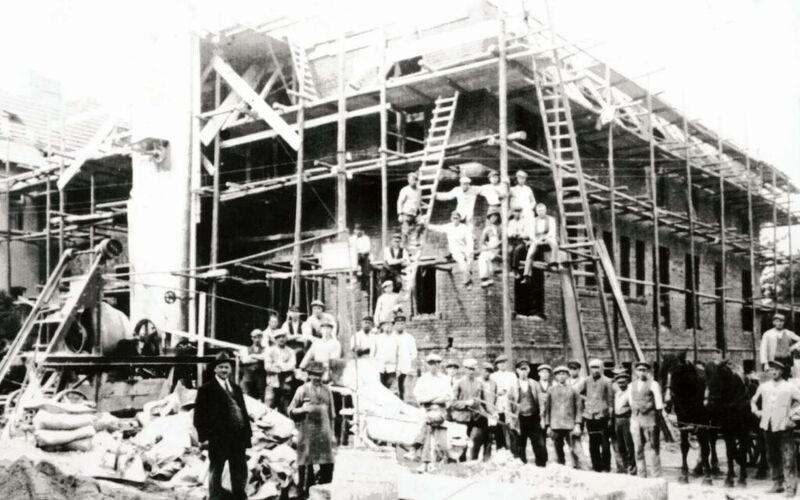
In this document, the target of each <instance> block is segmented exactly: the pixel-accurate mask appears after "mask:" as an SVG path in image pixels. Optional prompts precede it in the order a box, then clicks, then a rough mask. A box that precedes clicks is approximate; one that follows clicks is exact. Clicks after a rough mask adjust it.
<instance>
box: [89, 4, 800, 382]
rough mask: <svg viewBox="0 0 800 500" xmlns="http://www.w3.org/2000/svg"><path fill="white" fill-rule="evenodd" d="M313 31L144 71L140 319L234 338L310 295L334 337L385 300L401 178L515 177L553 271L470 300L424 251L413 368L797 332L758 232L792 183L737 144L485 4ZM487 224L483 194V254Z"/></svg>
mask: <svg viewBox="0 0 800 500" xmlns="http://www.w3.org/2000/svg"><path fill="white" fill-rule="evenodd" d="M535 14H538V13H535ZM322 26H324V23H323V21H322V20H304V21H303V22H302V23H299V22H295V21H292V20H290V19H285V18H281V19H276V20H272V21H270V22H267V23H264V24H259V25H253V26H246V27H245V26H235V27H232V28H229V29H227V30H224V31H222V32H221V33H214V34H208V35H207V36H205V35H203V34H201V35H197V34H196V33H195V34H189V33H188V31H187V34H185V35H183V34H175V33H170V34H169V35H165V36H169V37H172V38H173V39H178V41H179V42H180V43H177V44H174V45H175V46H176V47H177V48H175V49H169V50H162V49H161V46H159V45H158V44H157V43H156V42H154V43H153V47H152V48H151V50H150V55H151V56H152V59H151V60H149V64H151V65H152V66H155V68H156V69H159V68H160V69H163V70H164V71H162V72H159V71H155V70H153V71H151V73H153V74H156V75H159V76H158V79H157V81H156V80H155V79H154V80H153V81H152V82H150V84H149V85H145V86H143V87H142V93H141V94H142V95H141V96H138V97H135V99H138V103H137V104H138V105H137V106H136V111H135V113H136V114H137V116H134V117H133V120H132V122H131V144H134V145H135V147H134V148H133V149H132V151H131V152H130V164H131V169H132V184H133V188H132V190H131V200H130V202H129V204H128V206H127V220H128V222H127V226H128V230H129V232H128V236H127V244H128V245H129V246H130V268H129V271H130V274H125V275H120V278H121V281H122V282H125V281H128V285H129V286H130V290H131V293H132V295H131V306H130V311H129V312H130V314H131V316H132V319H140V318H142V317H149V318H151V319H153V321H154V322H156V324H158V325H159V326H160V327H162V328H165V329H170V328H173V329H179V330H186V331H189V332H190V333H194V332H199V333H201V334H203V331H202V330H204V328H203V327H204V325H207V326H208V328H207V333H206V334H207V335H210V336H213V337H216V338H218V339H221V340H227V341H231V342H239V343H246V339H247V335H248V332H249V331H250V330H251V329H252V328H255V327H263V326H264V325H265V323H266V319H267V314H268V313H269V310H275V311H278V312H279V313H280V314H281V317H282V319H283V316H284V315H285V312H286V310H287V308H288V307H289V305H291V304H297V305H299V307H300V308H301V310H303V311H307V310H308V307H309V303H310V301H311V300H312V299H313V298H317V297H320V298H324V299H325V301H326V303H327V304H328V306H329V308H330V309H331V310H332V311H333V312H335V313H337V315H338V318H339V321H340V322H341V326H340V331H342V332H348V331H350V329H351V328H350V327H351V326H352V325H353V323H354V321H355V320H356V319H357V318H359V317H360V315H361V314H363V313H365V312H368V311H371V309H372V307H373V305H374V302H375V300H376V298H377V297H376V294H377V292H378V290H379V288H378V283H379V281H378V280H379V278H378V276H379V273H380V263H381V260H382V255H383V252H382V249H383V247H384V246H386V245H387V242H388V239H389V237H390V236H391V234H392V233H393V232H395V231H396V230H397V228H398V224H397V213H396V212H395V200H396V199H397V195H398V193H399V190H400V188H401V187H402V186H403V185H404V184H405V178H406V175H407V174H408V173H409V172H411V171H418V172H420V175H421V177H420V187H421V189H422V190H423V197H425V196H427V197H432V195H433V194H434V193H436V192H441V191H444V190H449V189H451V188H452V187H454V186H455V185H456V184H457V180H458V177H459V175H467V176H469V177H471V178H472V182H473V185H482V184H485V183H486V182H487V181H486V177H487V174H488V173H489V172H490V171H497V172H499V173H500V174H501V179H502V181H503V182H506V181H508V180H510V179H511V178H513V177H514V173H515V172H516V171H518V170H523V171H525V172H527V173H528V175H529V181H528V184H529V185H530V186H531V187H532V189H533V191H534V193H535V196H536V199H537V201H542V202H544V203H545V204H546V205H547V206H548V207H549V209H550V210H549V211H550V213H551V214H552V215H554V216H556V220H557V222H558V230H559V239H560V244H561V246H562V256H563V258H564V259H565V260H564V269H563V270H548V269H546V268H543V267H539V268H537V272H536V273H534V276H533V280H532V282H531V283H527V284H526V283H522V282H521V281H520V280H518V279H514V278H513V277H512V276H510V275H508V274H507V273H506V272H503V273H500V274H498V276H497V277H496V279H495V286H494V287H490V288H488V289H483V288H481V287H477V286H476V287H473V288H472V289H466V288H464V287H463V285H462V283H461V282H460V281H459V280H458V279H457V278H456V277H455V276H454V274H453V270H452V267H453V265H452V262H449V261H447V260H446V259H445V256H446V254H447V250H446V244H445V240H444V238H443V237H441V236H439V235H435V234H424V235H423V236H422V238H423V241H424V244H423V245H422V249H421V253H419V254H418V255H414V257H413V258H412V264H411V265H410V266H409V267H410V270H411V271H412V272H413V273H414V274H415V275H416V286H415V287H414V289H413V290H412V291H411V293H410V295H409V296H408V301H407V304H406V307H405V308H404V310H405V311H406V313H407V314H408V315H409V316H410V317H409V324H408V328H409V330H410V331H411V332H412V333H413V334H414V335H415V337H416V339H417V342H418V344H419V346H420V348H421V349H423V350H425V349H435V350H445V349H450V350H452V355H453V356H454V357H460V356H465V355H467V354H468V353H469V354H471V355H475V356H489V357H492V356H494V355H497V354H499V353H501V352H504V351H505V352H506V353H507V354H509V355H511V356H512V357H514V358H517V359H519V358H525V359H529V360H531V361H532V362H542V361H555V360H558V359H564V358H565V357H577V358H584V359H585V358H586V357H588V356H590V355H591V356H599V357H601V358H604V359H607V360H608V361H612V360H613V361H618V362H623V361H630V360H631V359H633V358H635V357H637V356H638V357H646V358H648V359H656V358H657V357H659V356H662V355H663V354H665V353H667V352H670V351H674V350H677V349H683V348H688V349H689V350H690V351H693V352H694V354H695V356H696V357H698V358H700V359H705V357H706V354H704V353H705V352H707V351H709V350H712V349H716V348H720V349H722V350H723V351H726V352H727V353H728V354H729V355H730V356H731V357H732V358H733V359H735V360H740V361H743V362H744V363H745V365H746V366H748V365H749V364H750V363H752V360H753V359H754V353H755V347H756V345H757V341H758V337H759V332H760V331H761V329H762V328H763V326H762V324H769V317H770V316H771V313H772V311H773V310H775V309H780V310H783V311H785V312H787V313H789V314H788V315H789V318H790V319H789V326H790V327H793V326H794V324H795V321H794V316H795V315H794V307H793V305H792V304H777V303H774V302H772V301H769V302H767V301H764V300H763V298H762V297H760V295H761V293H760V285H759V277H760V274H761V271H762V270H763V269H765V268H767V267H769V266H778V265H784V264H787V263H789V264H791V263H792V262H791V259H792V257H791V250H790V253H789V255H787V256H784V255H781V253H780V252H779V251H778V249H777V247H776V246H771V247H765V246H763V245H761V244H760V238H759V235H760V233H761V232H762V230H764V228H777V227H778V226H791V225H793V224H795V215H794V214H793V211H792V208H791V206H790V204H789V202H788V200H789V198H790V195H791V194H792V193H795V192H796V188H795V187H794V186H793V185H792V184H791V182H790V181H789V179H788V178H787V176H786V175H785V174H783V173H781V172H780V171H777V170H776V169H775V168H774V167H772V166H771V165H768V164H766V163H764V162H762V161H759V160H758V159H756V158H752V157H751V156H750V155H749V154H748V152H747V150H746V149H744V148H742V147H740V146H737V145H735V144H732V143H731V142H729V141H727V140H724V139H722V138H721V137H719V136H718V135H717V134H716V133H715V132H713V131H712V130H710V129H708V128H706V127H705V126H703V125H702V124H700V123H697V122H693V121H688V120H687V118H686V117H685V115H684V114H682V113H681V111H680V110H678V109H676V108H675V107H674V106H671V105H670V104H669V103H667V102H665V101H664V100H663V99H661V98H660V97H658V96H657V95H653V94H652V93H651V92H650V91H649V90H648V89H646V88H644V87H642V86H640V85H639V84H637V83H636V82H635V81H633V80H631V79H628V78H626V77H625V76H624V75H622V74H620V73H619V72H617V71H615V70H614V69H613V68H610V67H609V66H608V65H607V64H605V63H603V62H601V61H599V60H597V59H595V58H594V57H592V56H591V55H590V54H589V53H587V52H586V51H585V50H583V49H582V48H581V47H578V46H576V45H574V44H572V43H570V42H569V41H567V40H564V39H562V38H561V37H559V36H558V35H557V34H555V32H554V31H552V26H550V25H549V24H546V23H542V22H539V21H537V20H536V19H534V18H533V17H530V16H527V15H525V16H522V15H519V16H511V15H501V13H500V12H498V11H497V9H496V7H494V6H493V5H491V4H489V3H483V2H472V3H469V4H465V6H464V7H463V9H462V11H461V12H454V13H453V16H452V19H449V20H447V21H442V22H439V23H436V24H432V23H429V25H426V26H420V27H418V28H417V29H414V30H401V29H398V28H394V27H392V26H390V25H387V26H380V27H366V28H364V29H362V30H358V31H357V32H351V33H348V34H334V35H332V36H326V35H325V33H326V30H325V29H323V28H322ZM173 41H174V40H173ZM150 69H151V70H152V68H150ZM165 74H166V75H171V77H169V78H168V77H165V76H164V75H165ZM187 88H191V92H188V94H187ZM154 89H157V90H154ZM187 95H188V96H189V97H187ZM190 115H191V116H193V117H194V118H193V119H192V120H188V119H186V117H187V116H190ZM155 117H157V119H156V118H155ZM154 151H155V153H154ZM96 161H100V160H96ZM298 179H302V182H300V183H299V184H298ZM425 193H427V194H425ZM454 206H455V205H454V203H453V202H442V201H433V200H431V201H430V203H429V207H430V212H426V213H425V214H424V216H425V217H428V216H429V217H430V220H431V221H432V222H440V221H446V220H447V219H448V216H449V213H450V210H452V209H453V208H454ZM486 210H487V206H486V203H485V200H483V199H481V198H479V199H478V202H477V205H476V207H475V215H474V218H475V236H476V239H477V236H478V235H479V234H480V230H481V228H482V226H483V224H484V223H485V217H484V216H485V214H486ZM503 212H504V214H503V217H504V218H505V217H506V216H507V214H506V213H505V212H506V210H505V208H504V210H503ZM355 223H360V224H361V225H362V226H363V227H364V228H365V230H366V232H367V234H368V235H369V236H370V237H371V238H372V255H371V258H372V262H373V265H374V270H373V274H374V276H373V278H372V283H373V285H374V286H373V287H372V290H371V291H370V293H369V294H367V295H366V296H365V295H363V294H361V293H360V292H358V291H357V286H355V285H354V283H353V276H352V272H350V270H348V269H343V268H341V267H339V268H336V266H335V265H333V266H332V264H330V262H326V261H335V260H336V258H335V257H336V248H337V247H335V246H333V245H331V246H329V245H327V244H329V243H331V242H334V241H337V240H340V241H343V240H346V238H347V234H346V233H347V231H348V228H351V227H352V226H353V225H354V224H355ZM153 232H157V233H158V234H159V235H160V236H162V237H163V238H161V239H159V240H158V241H159V242H158V244H157V245H154V244H153V241H155V240H154V239H153V236H152V234H153ZM178 235H181V236H180V237H178ZM324 248H327V250H325V252H323V249H324ZM325 253H330V255H324V254H325ZM156 256H158V258H159V260H158V261H155V260H154V258H155V257H156ZM243 256H244V257H243ZM166 270H172V271H180V272H167V271H166ZM201 270H202V272H200V271H201ZM161 275H163V276H161ZM137 276H140V277H139V278H137ZM141 276H147V278H146V279H145V278H141ZM117 285H119V283H117ZM165 289H168V290H169V289H172V290H174V292H175V293H174V294H173V296H172V297H173V298H177V299H179V300H177V301H175V300H170V301H164V300H163V297H164V293H165V292H164V290H165ZM536 294H539V295H540V296H543V297H544V299H543V300H544V308H545V310H544V313H545V314H546V317H545V318H544V319H543V320H539V319H537V318H533V317H532V316H531V312H532V309H531V304H532V303H533V301H534V300H536V297H535V295H536ZM254 306H255V307H254ZM198 311H200V312H198ZM765 321H766V323H765ZM345 337H346V336H345Z"/></svg>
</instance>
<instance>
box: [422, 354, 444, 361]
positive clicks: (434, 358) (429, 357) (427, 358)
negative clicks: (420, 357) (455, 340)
mask: <svg viewBox="0 0 800 500" xmlns="http://www.w3.org/2000/svg"><path fill="white" fill-rule="evenodd" d="M425 362H426V363H441V362H442V357H441V356H439V355H438V354H436V353H433V352H432V353H430V354H428V355H427V356H425Z"/></svg>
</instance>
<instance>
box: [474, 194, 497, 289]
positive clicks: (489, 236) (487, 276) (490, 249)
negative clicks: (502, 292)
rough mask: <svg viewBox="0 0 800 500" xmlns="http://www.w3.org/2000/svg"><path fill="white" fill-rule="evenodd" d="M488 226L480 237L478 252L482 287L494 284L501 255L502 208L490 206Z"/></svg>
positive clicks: (487, 218)
mask: <svg viewBox="0 0 800 500" xmlns="http://www.w3.org/2000/svg"><path fill="white" fill-rule="evenodd" d="M486 221H487V223H486V226H484V228H483V232H482V233H481V239H480V253H479V254H478V276H479V277H480V279H481V287H483V288H486V287H489V286H492V285H494V263H495V262H496V261H498V260H501V257H500V244H501V240H500V209H498V208H497V207H490V208H489V212H488V213H487V214H486Z"/></svg>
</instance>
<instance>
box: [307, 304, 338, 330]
mask: <svg viewBox="0 0 800 500" xmlns="http://www.w3.org/2000/svg"><path fill="white" fill-rule="evenodd" d="M325 322H329V323H330V324H331V325H333V326H332V328H333V332H332V335H333V338H336V333H337V329H336V318H334V317H333V315H332V314H330V313H327V312H325V303H324V302H322V301H321V300H319V299H317V300H314V301H312V302H311V316H309V317H308V319H307V320H306V322H305V323H304V324H303V327H304V331H303V336H304V337H308V335H307V334H310V335H311V336H312V337H315V338H322V331H321V330H322V324H323V323H325Z"/></svg>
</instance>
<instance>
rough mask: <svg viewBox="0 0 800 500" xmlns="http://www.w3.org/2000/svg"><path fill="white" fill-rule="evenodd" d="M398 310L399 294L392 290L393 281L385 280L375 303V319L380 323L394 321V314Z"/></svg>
mask: <svg viewBox="0 0 800 500" xmlns="http://www.w3.org/2000/svg"><path fill="white" fill-rule="evenodd" d="M398 310H400V294H399V293H397V292H395V291H394V283H393V282H392V281H391V280H386V281H384V282H383V283H382V284H381V296H380V297H378V301H377V302H376V303H375V313H374V314H373V316H374V317H375V321H377V322H378V324H379V325H380V324H381V323H383V322H384V321H394V315H395V314H397V311H398Z"/></svg>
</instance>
